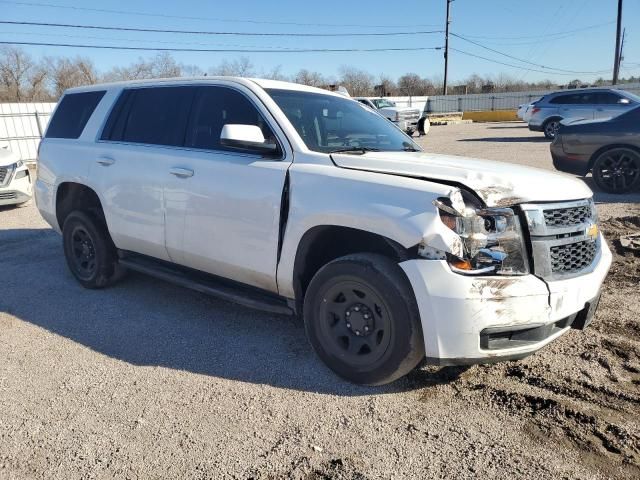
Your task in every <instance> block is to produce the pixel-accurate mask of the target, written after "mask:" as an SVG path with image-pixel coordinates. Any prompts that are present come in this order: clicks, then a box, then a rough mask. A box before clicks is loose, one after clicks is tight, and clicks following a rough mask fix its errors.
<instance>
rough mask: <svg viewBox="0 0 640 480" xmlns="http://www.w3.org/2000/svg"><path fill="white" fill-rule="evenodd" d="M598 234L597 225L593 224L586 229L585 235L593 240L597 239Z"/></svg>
mask: <svg viewBox="0 0 640 480" xmlns="http://www.w3.org/2000/svg"><path fill="white" fill-rule="evenodd" d="M598 232H599V230H598V225H596V224H595V223H594V224H592V225H591V226H590V227H589V228H587V235H588V236H589V237H590V238H593V239H594V240H595V239H596V238H598Z"/></svg>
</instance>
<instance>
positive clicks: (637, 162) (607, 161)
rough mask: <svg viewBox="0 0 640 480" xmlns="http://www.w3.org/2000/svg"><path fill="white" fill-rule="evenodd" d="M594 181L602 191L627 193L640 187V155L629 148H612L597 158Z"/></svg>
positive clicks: (594, 166)
mask: <svg viewBox="0 0 640 480" xmlns="http://www.w3.org/2000/svg"><path fill="white" fill-rule="evenodd" d="M592 173H593V180H594V182H595V183H596V185H597V186H598V188H600V189H601V190H604V191H605V192H609V193H626V192H629V191H630V190H633V189H634V188H636V187H638V185H640V153H638V152H636V151H635V150H631V149H629V148H612V149H611V150H607V151H605V152H602V153H601V154H600V155H598V157H597V158H596V160H595V162H594V163H593V168H592Z"/></svg>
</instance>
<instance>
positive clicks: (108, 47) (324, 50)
mask: <svg viewBox="0 0 640 480" xmlns="http://www.w3.org/2000/svg"><path fill="white" fill-rule="evenodd" d="M0 45H28V46H43V47H72V48H95V49H106V50H141V51H155V52H208V53H311V52H315V53H329V52H413V51H424V50H440V49H442V47H407V48H299V49H290V50H285V49H280V50H268V49H256V50H247V49H235V48H234V49H226V48H225V49H222V48H221V49H218V48H165V47H120V46H116V45H78V44H71V43H44V42H7V41H0Z"/></svg>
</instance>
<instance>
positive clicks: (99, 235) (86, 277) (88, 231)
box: [62, 212, 122, 288]
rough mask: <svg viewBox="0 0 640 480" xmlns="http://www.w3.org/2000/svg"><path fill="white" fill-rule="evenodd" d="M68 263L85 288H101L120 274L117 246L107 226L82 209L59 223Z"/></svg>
mask: <svg viewBox="0 0 640 480" xmlns="http://www.w3.org/2000/svg"><path fill="white" fill-rule="evenodd" d="M62 241H63V245H64V255H65V257H66V259H67V265H68V266H69V269H70V270H71V273H72V274H73V276H74V277H76V279H77V280H78V282H80V284H81V285H82V286H83V287H85V288H103V287H106V286H108V285H109V284H111V283H112V282H114V281H115V280H117V279H118V278H119V277H120V276H121V273H122V272H121V271H120V269H121V267H119V266H118V254H117V251H116V247H115V245H114V244H113V241H112V240H111V236H110V235H109V232H108V231H107V228H106V226H105V225H104V224H103V223H102V222H100V221H99V220H96V219H95V218H94V217H93V216H91V215H89V214H87V213H84V212H72V213H70V214H69V215H68V216H67V218H66V220H65V221H64V225H63V227H62Z"/></svg>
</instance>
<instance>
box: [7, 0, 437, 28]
mask: <svg viewBox="0 0 640 480" xmlns="http://www.w3.org/2000/svg"><path fill="white" fill-rule="evenodd" d="M0 3H8V4H11V5H22V6H29V7H45V8H61V9H67V10H78V11H83V12H96V13H113V14H117V15H128V16H130V15H135V16H143V17H158V18H174V19H181V20H198V21H209V22H211V21H213V22H228V23H252V24H258V25H295V26H300V27H357V28H360V27H363V28H367V27H368V28H408V27H413V28H422V27H438V26H439V25H436V24H420V25H406V24H405V25H367V24H349V23H302V22H273V21H267V20H247V19H235V18H215V17H213V18H212V17H190V16H184V15H167V14H163V13H149V12H135V11H124V10H112V9H107V8H90V7H77V6H73V5H59V4H54V3H40V2H13V1H7V0H0Z"/></svg>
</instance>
